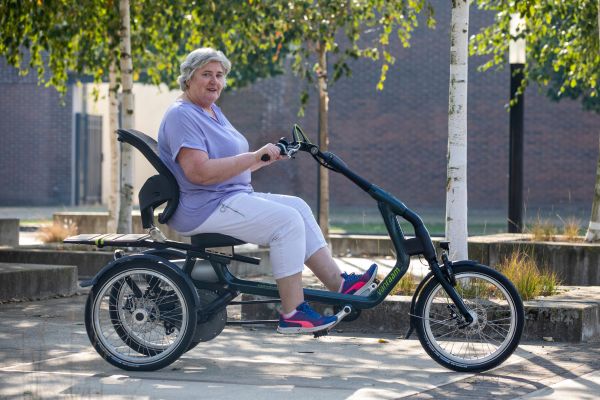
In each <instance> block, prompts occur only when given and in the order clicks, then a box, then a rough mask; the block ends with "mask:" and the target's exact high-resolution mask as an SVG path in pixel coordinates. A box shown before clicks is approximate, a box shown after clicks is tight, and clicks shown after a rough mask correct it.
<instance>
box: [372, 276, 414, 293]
mask: <svg viewBox="0 0 600 400" xmlns="http://www.w3.org/2000/svg"><path fill="white" fill-rule="evenodd" d="M380 281H381V279H380ZM418 284H419V282H418V280H417V278H416V277H415V276H414V275H413V274H411V273H410V272H407V273H406V274H404V276H403V277H402V278H400V282H398V283H397V284H396V286H394V288H393V289H392V291H391V292H390V294H391V295H392V296H410V295H412V294H413V293H414V291H415V289H416V288H417V285H418Z"/></svg>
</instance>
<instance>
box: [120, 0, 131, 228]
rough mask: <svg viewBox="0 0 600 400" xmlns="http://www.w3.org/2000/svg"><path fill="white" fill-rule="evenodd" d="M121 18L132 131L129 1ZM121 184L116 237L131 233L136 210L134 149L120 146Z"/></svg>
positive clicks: (127, 119)
mask: <svg viewBox="0 0 600 400" xmlns="http://www.w3.org/2000/svg"><path fill="white" fill-rule="evenodd" d="M119 16H120V21H121V27H120V34H119V37H120V41H119V47H120V50H121V51H120V56H119V61H120V66H121V85H122V93H123V97H122V101H123V105H122V121H123V122H122V127H123V128H124V129H131V128H133V127H134V126H133V124H134V108H133V63H132V60H131V23H130V14H129V0H120V2H119ZM120 164H121V174H120V176H121V184H120V187H119V189H120V191H119V224H118V226H117V233H129V232H131V231H132V230H131V210H132V206H133V154H132V148H131V145H129V144H127V143H121V152H120Z"/></svg>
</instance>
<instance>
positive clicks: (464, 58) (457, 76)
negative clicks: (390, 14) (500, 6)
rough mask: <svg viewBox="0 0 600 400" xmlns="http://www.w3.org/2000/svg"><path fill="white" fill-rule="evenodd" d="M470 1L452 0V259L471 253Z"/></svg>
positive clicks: (448, 206) (448, 198) (448, 222)
mask: <svg viewBox="0 0 600 400" xmlns="http://www.w3.org/2000/svg"><path fill="white" fill-rule="evenodd" d="M468 33H469V1H468V0H452V20H451V28H450V88H449V99H448V160H447V161H448V172H447V181H446V239H447V240H449V241H450V259H452V260H463V259H467V258H468V251H467V236H468V234H467V82H468V80H467V77H468V52H467V48H468V40H469V39H468Z"/></svg>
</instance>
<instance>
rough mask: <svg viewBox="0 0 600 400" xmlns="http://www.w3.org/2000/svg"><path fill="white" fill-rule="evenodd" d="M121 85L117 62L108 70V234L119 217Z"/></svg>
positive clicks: (113, 228) (115, 227) (115, 225)
mask: <svg viewBox="0 0 600 400" xmlns="http://www.w3.org/2000/svg"><path fill="white" fill-rule="evenodd" d="M118 90H119V84H118V82H117V65H116V61H113V62H111V63H110V67H109V70H108V131H109V132H110V135H109V140H110V169H109V170H110V182H109V190H110V193H109V195H108V223H107V226H106V231H107V232H109V233H110V232H116V231H117V225H118V217H119V192H120V191H119V186H120V184H119V183H120V180H119V144H118V142H117V135H116V134H115V132H116V130H117V128H118V127H119V99H118V97H117V93H118Z"/></svg>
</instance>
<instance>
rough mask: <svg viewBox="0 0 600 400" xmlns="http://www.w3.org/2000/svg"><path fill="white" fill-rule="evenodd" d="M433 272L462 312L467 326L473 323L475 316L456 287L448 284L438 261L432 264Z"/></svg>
mask: <svg viewBox="0 0 600 400" xmlns="http://www.w3.org/2000/svg"><path fill="white" fill-rule="evenodd" d="M431 272H433V275H434V276H435V278H436V279H437V281H438V282H439V283H440V285H442V288H444V290H445V291H446V293H447V294H448V296H450V299H451V300H452V302H453V303H454V305H455V306H456V308H458V311H460V313H461V314H462V316H463V317H464V319H465V322H466V323H467V324H470V323H471V322H473V315H471V313H470V311H469V309H468V308H467V306H466V305H465V303H464V301H463V299H462V298H461V297H460V296H459V295H458V293H457V292H456V290H454V286H452V284H451V283H450V282H448V279H446V277H445V276H444V273H443V272H442V269H441V268H440V266H439V264H438V263H437V261H435V262H434V263H433V264H432V266H431Z"/></svg>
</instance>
